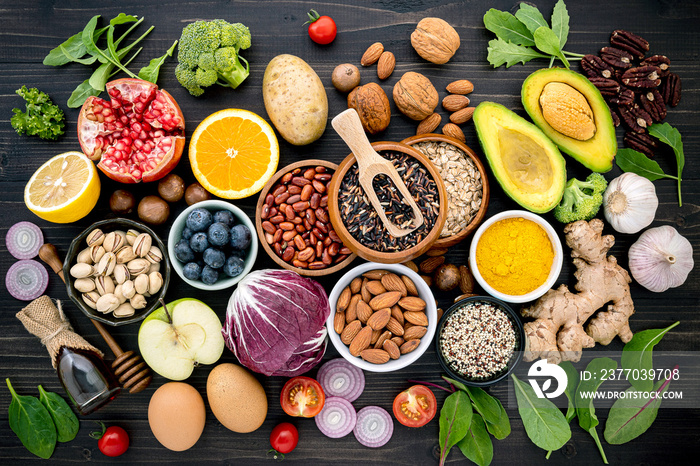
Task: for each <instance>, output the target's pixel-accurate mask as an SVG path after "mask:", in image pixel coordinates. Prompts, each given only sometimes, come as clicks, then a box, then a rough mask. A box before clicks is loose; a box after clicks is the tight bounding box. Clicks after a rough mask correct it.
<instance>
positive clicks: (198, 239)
mask: <svg viewBox="0 0 700 466" xmlns="http://www.w3.org/2000/svg"><path fill="white" fill-rule="evenodd" d="M208 247H209V241H207V234H206V233H204V232H203V231H198V232H197V233H195V234H194V235H192V238H190V248H192V250H193V251H194V252H199V253H202V252H204V250H205V249H207V248H208Z"/></svg>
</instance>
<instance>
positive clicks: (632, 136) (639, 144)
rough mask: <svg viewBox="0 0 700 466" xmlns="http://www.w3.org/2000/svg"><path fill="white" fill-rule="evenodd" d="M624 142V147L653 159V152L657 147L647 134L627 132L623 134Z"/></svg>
mask: <svg viewBox="0 0 700 466" xmlns="http://www.w3.org/2000/svg"><path fill="white" fill-rule="evenodd" d="M624 142H625V146H627V147H629V148H630V149H634V150H636V151H639V152H641V153H642V154H645V155H646V156H647V157H653V156H654V150H655V149H656V148H658V147H659V145H658V144H657V143H656V140H655V139H654V138H652V137H651V136H649V134H648V133H635V132H632V131H628V132H627V133H625V137H624Z"/></svg>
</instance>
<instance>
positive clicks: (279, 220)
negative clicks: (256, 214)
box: [270, 214, 284, 225]
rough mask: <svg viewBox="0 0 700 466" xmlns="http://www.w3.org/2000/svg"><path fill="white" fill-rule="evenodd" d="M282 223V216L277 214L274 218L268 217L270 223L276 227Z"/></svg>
mask: <svg viewBox="0 0 700 466" xmlns="http://www.w3.org/2000/svg"><path fill="white" fill-rule="evenodd" d="M282 222H284V215H282V214H277V215H275V216H274V217H270V223H273V224H275V225H278V224H280V223H282Z"/></svg>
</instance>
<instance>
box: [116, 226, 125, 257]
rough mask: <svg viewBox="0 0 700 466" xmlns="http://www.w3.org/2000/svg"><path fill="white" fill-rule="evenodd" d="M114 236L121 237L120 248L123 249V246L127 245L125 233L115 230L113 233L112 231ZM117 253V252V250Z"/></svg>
mask: <svg viewBox="0 0 700 466" xmlns="http://www.w3.org/2000/svg"><path fill="white" fill-rule="evenodd" d="M114 234H116V235H117V236H121V237H122V247H124V246H126V245H127V242H126V232H125V231H124V230H115V231H114ZM117 251H118V249H117ZM114 252H116V251H114Z"/></svg>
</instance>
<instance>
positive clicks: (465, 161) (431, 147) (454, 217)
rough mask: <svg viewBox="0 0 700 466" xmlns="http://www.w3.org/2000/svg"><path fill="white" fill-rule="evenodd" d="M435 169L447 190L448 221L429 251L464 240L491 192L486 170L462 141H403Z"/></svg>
mask: <svg viewBox="0 0 700 466" xmlns="http://www.w3.org/2000/svg"><path fill="white" fill-rule="evenodd" d="M401 142H403V143H404V144H408V145H409V146H412V147H413V148H415V149H418V150H420V151H421V152H422V153H423V154H424V155H426V156H427V157H428V158H429V159H430V161H431V162H433V165H435V167H436V168H437V169H438V171H439V172H440V175H441V176H442V179H443V181H444V183H445V189H446V191H447V200H448V207H447V219H446V220H445V226H444V227H443V230H442V232H441V233H440V237H439V238H438V239H437V240H436V241H435V242H434V243H433V246H432V248H433V249H438V248H449V247H451V246H454V245H455V244H457V243H459V242H461V241H462V240H464V239H465V238H466V237H467V236H469V235H470V234H471V233H472V232H473V231H474V230H475V229H476V227H478V226H479V224H480V223H481V222H482V221H483V220H484V217H486V210H487V209H488V206H489V199H490V196H491V192H490V189H489V180H488V176H487V175H486V167H484V164H483V163H482V162H481V160H480V159H479V157H478V156H477V155H476V153H475V152H474V151H473V150H472V149H471V148H470V147H469V146H467V145H466V144H465V143H463V142H462V141H460V140H458V139H455V138H453V137H450V136H446V135H444V134H434V133H429V134H419V135H417V136H411V137H410V138H407V139H404V140H403V141H401Z"/></svg>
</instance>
